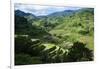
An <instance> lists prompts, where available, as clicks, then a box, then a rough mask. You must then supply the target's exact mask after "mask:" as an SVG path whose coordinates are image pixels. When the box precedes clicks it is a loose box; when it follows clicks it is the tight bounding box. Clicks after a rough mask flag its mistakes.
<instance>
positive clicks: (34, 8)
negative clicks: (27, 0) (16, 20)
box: [15, 4, 80, 16]
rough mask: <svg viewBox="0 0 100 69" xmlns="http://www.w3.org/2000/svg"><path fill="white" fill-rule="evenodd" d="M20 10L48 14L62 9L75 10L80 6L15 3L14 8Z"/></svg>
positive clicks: (38, 14) (35, 13) (37, 14)
mask: <svg viewBox="0 0 100 69" xmlns="http://www.w3.org/2000/svg"><path fill="white" fill-rule="evenodd" d="M17 9H19V10H21V11H24V12H26V13H33V14H34V15H36V16H40V15H48V14H51V13H53V12H58V11H64V10H77V9H80V8H75V7H63V6H62V7H57V6H43V5H31V4H30V5H27V4H15V10H17Z"/></svg>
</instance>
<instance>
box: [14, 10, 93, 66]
mask: <svg viewBox="0 0 100 69" xmlns="http://www.w3.org/2000/svg"><path fill="white" fill-rule="evenodd" d="M93 23H94V9H92V8H84V9H79V10H76V11H74V10H65V11H62V12H56V13H53V14H50V15H47V16H35V15H33V14H31V13H24V12H22V11H20V10H15V65H26V64H45V63H61V62H78V61H92V60H93V49H94V48H93V47H94V42H93V38H94V24H93Z"/></svg>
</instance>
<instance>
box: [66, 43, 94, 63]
mask: <svg viewBox="0 0 100 69" xmlns="http://www.w3.org/2000/svg"><path fill="white" fill-rule="evenodd" d="M85 46H86V44H83V43H81V42H75V43H74V44H73V46H72V48H70V49H69V53H68V55H67V58H66V60H67V61H68V62H77V61H92V60H93V53H92V50H89V49H88V48H86V47H85Z"/></svg>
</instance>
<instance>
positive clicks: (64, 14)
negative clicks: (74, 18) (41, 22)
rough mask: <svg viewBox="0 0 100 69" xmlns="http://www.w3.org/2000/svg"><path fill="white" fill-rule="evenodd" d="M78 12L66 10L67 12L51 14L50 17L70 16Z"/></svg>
mask: <svg viewBox="0 0 100 69" xmlns="http://www.w3.org/2000/svg"><path fill="white" fill-rule="evenodd" d="M75 12H76V11H75V10H65V11H61V12H55V13H52V14H49V15H48V17H49V16H53V17H54V16H56V17H59V16H69V15H72V14H73V13H75Z"/></svg>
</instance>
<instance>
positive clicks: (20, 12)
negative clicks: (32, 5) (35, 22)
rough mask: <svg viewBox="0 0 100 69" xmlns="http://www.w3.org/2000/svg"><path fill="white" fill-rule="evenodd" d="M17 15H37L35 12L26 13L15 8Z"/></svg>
mask: <svg viewBox="0 0 100 69" xmlns="http://www.w3.org/2000/svg"><path fill="white" fill-rule="evenodd" d="M15 15H18V16H22V17H23V16H24V17H25V16H32V17H36V16H35V15H34V14H31V13H25V12H23V11H21V10H15Z"/></svg>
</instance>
